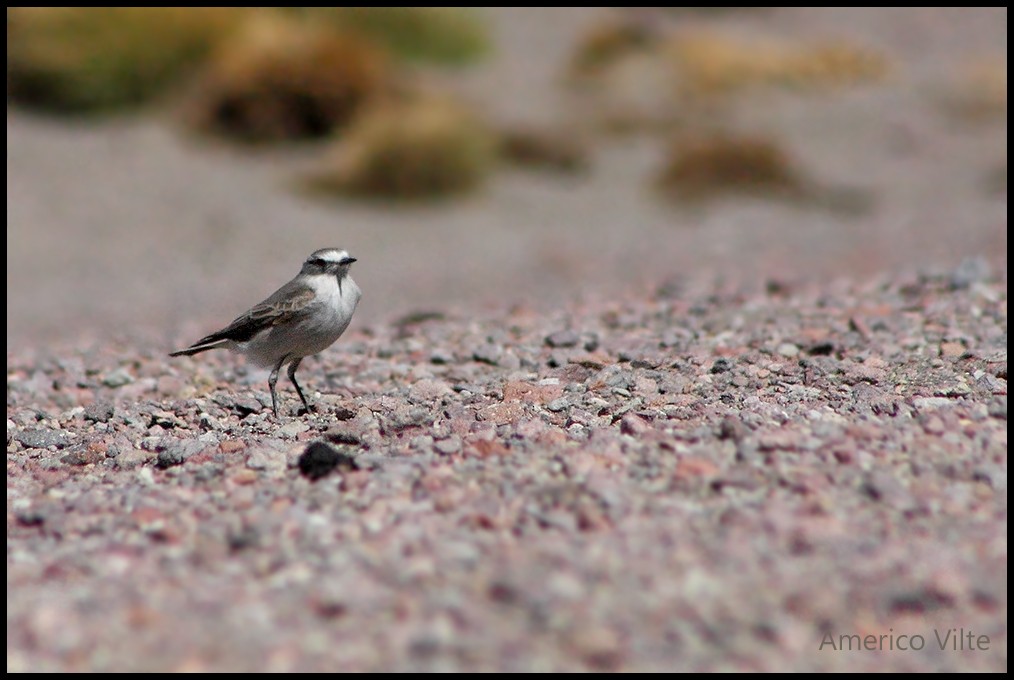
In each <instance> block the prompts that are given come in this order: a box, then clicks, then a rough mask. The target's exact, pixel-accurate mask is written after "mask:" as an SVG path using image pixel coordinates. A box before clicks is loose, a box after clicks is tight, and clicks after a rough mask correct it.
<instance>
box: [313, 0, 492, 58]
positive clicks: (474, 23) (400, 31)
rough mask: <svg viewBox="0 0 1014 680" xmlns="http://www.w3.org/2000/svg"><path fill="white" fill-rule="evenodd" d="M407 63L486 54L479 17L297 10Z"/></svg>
mask: <svg viewBox="0 0 1014 680" xmlns="http://www.w3.org/2000/svg"><path fill="white" fill-rule="evenodd" d="M300 9H301V10H302V11H304V12H306V13H309V14H310V15H311V16H314V15H315V16H320V17H326V18H327V19H328V20H330V21H332V22H333V23H334V24H335V25H336V26H337V27H338V28H339V29H341V30H343V31H348V32H351V33H356V34H360V35H362V36H364V37H366V38H369V39H371V40H374V41H376V42H377V43H378V44H380V45H382V46H383V47H385V48H387V49H389V50H390V51H391V52H392V53H393V54H394V55H395V56H397V57H400V58H403V59H406V60H410V61H425V62H433V63H438V64H444V65H458V64H468V63H472V62H474V61H476V60H478V59H479V58H480V57H482V56H484V55H485V54H487V53H488V52H489V50H490V36H489V31H488V29H487V27H486V24H485V22H483V20H482V17H481V15H480V14H479V13H478V12H477V11H476V10H475V9H473V8H467V7H319V8H312V7H303V8H300Z"/></svg>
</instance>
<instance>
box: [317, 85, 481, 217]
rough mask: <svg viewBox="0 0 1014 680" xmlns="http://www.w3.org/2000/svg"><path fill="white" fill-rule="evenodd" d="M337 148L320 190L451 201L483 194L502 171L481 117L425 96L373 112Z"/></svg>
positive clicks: (319, 177)
mask: <svg viewBox="0 0 1014 680" xmlns="http://www.w3.org/2000/svg"><path fill="white" fill-rule="evenodd" d="M336 145H337V146H336V148H335V150H334V152H333V153H332V155H331V157H330V159H329V162H328V164H327V166H326V167H325V168H324V169H323V170H322V172H321V173H319V174H318V175H317V176H316V177H314V178H313V179H312V180H311V186H312V187H313V188H315V189H318V190H321V191H325V192H335V193H341V194H351V195H360V196H366V197H390V198H402V199H419V198H432V197H440V196H448V195H453V194H460V193H464V192H467V191H469V190H471V189H474V188H476V187H478V186H479V185H480V184H482V183H483V181H484V180H485V179H486V178H487V176H488V175H489V174H490V172H491V171H492V169H493V167H494V166H495V164H496V151H497V150H496V138H495V136H494V135H493V134H492V133H491V132H490V131H489V129H488V128H487V127H486V126H485V125H483V124H482V122H481V121H480V120H479V119H478V118H477V117H476V116H475V115H474V113H473V112H471V111H469V110H468V109H466V108H464V107H463V106H461V105H460V104H457V103H454V102H452V101H449V100H446V99H439V98H432V97H425V96H424V97H413V98H410V99H408V100H405V101H402V102H398V103H385V104H381V105H377V106H375V107H371V108H369V109H367V110H365V111H364V112H363V114H362V115H361V116H359V117H358V118H357V119H356V120H355V121H354V122H353V124H352V125H351V126H350V127H349V128H348V129H347V130H346V132H345V133H344V134H343V135H342V136H341V138H339V139H338V140H336Z"/></svg>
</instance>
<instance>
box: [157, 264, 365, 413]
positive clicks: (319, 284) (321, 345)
mask: <svg viewBox="0 0 1014 680" xmlns="http://www.w3.org/2000/svg"><path fill="white" fill-rule="evenodd" d="M354 262H356V258H354V257H352V256H351V255H349V253H348V251H346V250H343V249H341V248H321V249H320V250H315V251H313V252H312V253H310V256H309V257H307V258H306V261H305V262H303V266H302V268H301V269H300V271H299V274H297V275H296V277H295V278H293V279H292V280H291V281H289V282H288V283H286V284H285V285H284V286H282V287H281V288H279V289H278V290H276V291H275V292H274V293H272V295H271V296H270V297H268V298H267V299H266V300H264V301H263V302H261V303H260V304H257V305H255V306H254V307H252V308H250V309H249V310H248V311H247V312H245V313H244V314H241V315H240V316H238V317H236V319H235V320H234V321H233V322H232V323H230V324H229V325H228V326H226V327H225V328H223V329H222V330H220V331H215V332H214V333H211V334H209V335H206V336H204V337H203V338H201V339H200V340H198V341H197V342H195V343H194V344H192V345H190V346H189V347H187V348H185V349H181V350H177V351H175V352H170V353H169V356H171V357H178V356H192V355H194V354H199V353H201V352H206V351H208V350H211V349H218V348H220V347H221V348H225V349H229V350H231V351H233V352H237V353H240V354H243V355H245V356H246V358H247V360H248V361H250V362H252V363H253V364H256V365H257V366H261V367H264V368H268V367H270V368H271V374H270V376H268V387H269V388H270V390H271V410H272V412H273V413H274V415H275V417H276V418H277V417H278V395H277V394H276V392H275V384H276V383H277V382H278V372H279V371H280V370H281V369H282V367H283V366H285V365H286V364H288V366H289V371H288V373H289V380H290V381H291V382H292V384H293V386H295V388H296V394H298V395H299V398H300V400H301V401H302V402H303V408H304V409H305V410H306V412H307V413H309V411H310V404H309V403H308V402H307V401H306V396H305V395H304V394H303V390H302V388H300V386H299V383H298V382H296V371H297V370H298V369H299V363H300V362H301V361H302V360H303V359H304V358H306V357H308V356H311V355H314V354H318V353H320V352H322V351H324V350H325V349H327V348H328V347H330V346H331V345H332V344H334V342H335V341H336V340H338V338H340V337H341V335H342V333H344V332H345V329H347V328H348V327H349V323H350V322H351V321H352V315H353V314H354V313H355V311H356V307H357V306H358V305H359V299H360V298H361V297H362V291H361V290H360V289H359V286H357V285H356V282H355V281H353V280H352V277H351V276H350V275H349V268H350V267H351V266H352V263H354Z"/></svg>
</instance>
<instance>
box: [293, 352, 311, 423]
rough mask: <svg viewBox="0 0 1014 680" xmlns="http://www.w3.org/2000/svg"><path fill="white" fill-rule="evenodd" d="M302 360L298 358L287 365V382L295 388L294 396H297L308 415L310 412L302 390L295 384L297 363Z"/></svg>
mask: <svg viewBox="0 0 1014 680" xmlns="http://www.w3.org/2000/svg"><path fill="white" fill-rule="evenodd" d="M302 360H303V358H302V357H300V358H299V359H296V360H295V361H293V362H292V363H291V364H289V380H291V381H292V384H293V385H294V386H295V388H296V394H298V395H299V398H300V399H301V400H302V402H303V408H304V409H306V412H307V413H309V412H310V404H308V403H307V401H306V397H304V396H303V390H302V389H300V387H299V383H298V382H296V369H297V368H299V362H300V361H302Z"/></svg>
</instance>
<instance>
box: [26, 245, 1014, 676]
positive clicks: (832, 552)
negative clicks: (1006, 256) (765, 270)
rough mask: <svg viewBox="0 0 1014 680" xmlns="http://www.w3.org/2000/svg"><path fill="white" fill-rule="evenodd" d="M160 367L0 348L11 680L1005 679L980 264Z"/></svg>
mask: <svg viewBox="0 0 1014 680" xmlns="http://www.w3.org/2000/svg"><path fill="white" fill-rule="evenodd" d="M188 338H189V335H188V336H186V337H180V338H177V339H176V340H179V341H180V342H182V341H185V340H186V339H188ZM168 349H170V346H169V344H167V343H165V342H164V341H163V342H159V341H153V340H151V339H150V338H133V339H131V340H130V341H126V340H123V341H120V342H117V343H113V344H105V345H102V346H96V347H95V348H93V349H89V350H83V349H80V348H71V349H67V350H64V349H62V348H47V349H45V350H43V349H18V350H12V349H10V348H8V353H7V416H8V420H7V650H8V651H7V667H8V670H9V671H11V670H54V671H55V670H131V671H152V670H226V669H228V670H243V671H256V670H303V671H307V670H312V671H337V670H344V671H351V670H359V671H365V670H372V671H378V670H400V671H409V670H525V671H533V670H580V669H590V670H624V671H635V670H642V671H651V670H654V671H663V670H672V669H695V670H775V669H786V668H787V669H792V670H797V671H806V670H895V671H900V670H910V671H929V670H990V671H1005V670H1006V668H1007V281H1006V272H1005V271H1004V272H1003V273H1001V274H1000V275H998V276H997V275H991V274H990V272H989V271H988V267H987V266H985V264H984V263H983V262H981V261H969V262H966V263H965V264H964V265H962V266H961V267H959V268H958V269H956V270H954V271H951V272H949V273H937V274H932V275H931V274H923V275H918V276H917V275H912V276H907V277H906V276H901V275H893V276H891V277H889V278H881V279H876V280H872V281H870V282H867V283H863V284H853V283H847V282H846V283H837V284H822V285H819V286H813V287H808V286H800V287H798V288H789V289H784V288H777V287H776V288H773V289H772V290H769V291H767V292H763V293H757V292H749V291H743V290H733V289H725V288H723V287H722V286H717V285H716V286H711V287H704V288H700V289H697V288H692V287H683V288H681V287H679V286H675V285H669V286H662V287H660V289H659V290H658V291H657V292H656V293H655V294H654V295H650V296H642V297H634V296H632V297H631V298H630V299H626V300H613V301H610V302H608V303H603V302H599V303H585V304H583V305H574V306H572V307H571V308H570V309H569V310H568V311H566V312H560V313H557V314H554V315H545V314H541V313H535V312H533V311H531V310H530V309H527V308H517V309H515V310H513V311H512V312H511V313H510V314H508V315H503V316H497V317H491V318H479V319H477V318H475V317H473V316H468V315H464V314H456V313H446V314H438V313H434V314H428V315H416V316H414V317H406V318H404V319H400V320H397V321H394V322H390V323H382V324H375V325H369V326H366V325H356V324H353V329H352V330H350V332H349V335H348V336H347V337H346V338H343V339H342V340H341V341H339V344H338V345H337V346H336V349H333V350H330V351H328V352H326V353H324V354H323V355H322V356H321V357H320V358H318V359H316V360H312V361H310V362H307V363H306V364H305V366H304V370H303V372H302V376H301V377H302V381H303V385H304V389H306V388H308V393H309V394H310V395H311V400H313V401H315V402H316V407H317V409H316V412H314V413H311V414H308V415H305V416H298V415H296V414H295V408H296V406H297V405H298V404H299V402H298V399H297V398H296V396H295V394H294V392H293V391H292V390H291V388H290V387H289V386H288V383H285V389H284V390H283V392H282V395H283V406H284V408H283V414H282V416H281V417H280V418H279V419H277V420H276V419H275V418H274V417H273V416H272V415H271V414H270V408H269V407H270V398H269V395H268V393H267V390H266V382H265V376H264V374H263V373H248V372H247V371H246V370H245V368H244V366H243V364H242V361H241V360H239V359H235V358H233V357H232V356H230V355H229V354H227V353H219V354H215V353H211V354H206V355H203V356H201V357H195V358H194V359H182V360H169V359H168V358H167V357H165V356H164V351H166V350H168ZM314 443H325V444H326V445H327V448H325V447H322V446H321V445H317V446H313V444H314ZM308 449H309V450H311V451H312V453H310V454H309V455H304V452H306V451H307V450H308ZM334 464H337V466H336V467H335V465H334ZM332 467H334V469H333V470H332V469H331V468H332ZM952 629H957V630H955V631H954V633H953V634H952V635H951V637H950V638H948V639H946V640H945V641H944V642H945V643H946V646H947V649H944V650H941V649H940V646H941V645H940V644H939V642H938V641H937V638H936V636H937V635H938V634H939V635H940V636H941V637H943V636H945V635H947V633H948V631H951V630H952ZM967 633H972V634H973V636H974V637H973V639H972V642H974V644H975V645H976V648H975V649H970V648H969V640H968V639H967V638H966V637H962V638H961V639H962V641H963V644H964V648H963V649H960V648H959V649H957V650H955V649H953V648H952V647H953V646H954V644H955V642H954V641H955V638H956V637H957V636H958V635H962V636H964V635H965V634H967ZM842 635H862V636H865V635H878V636H879V635H885V636H894V638H893V640H894V642H890V640H891V638H883V639H882V640H881V642H880V643H879V644H880V645H881V646H882V647H883V651H858V650H854V651H847V650H840V649H839V650H837V651H836V650H835V648H834V647H835V645H837V644H840V637H839V636H842ZM904 635H908V636H922V639H923V641H924V642H925V648H924V649H923V650H922V651H918V652H917V651H899V650H898V649H895V650H894V651H890V650H889V648H888V645H889V644H892V645H893V644H898V645H904V644H906V643H905V642H904V641H903V640H902V639H901V637H900V636H904ZM827 636H830V637H827ZM979 636H985V637H984V638H983V637H979ZM911 639H914V638H911ZM826 640H831V642H830V643H828V642H827V641H826ZM984 641H987V642H984ZM822 645H823V647H824V648H823V649H821V647H822ZM983 645H986V646H988V649H985V648H983Z"/></svg>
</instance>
